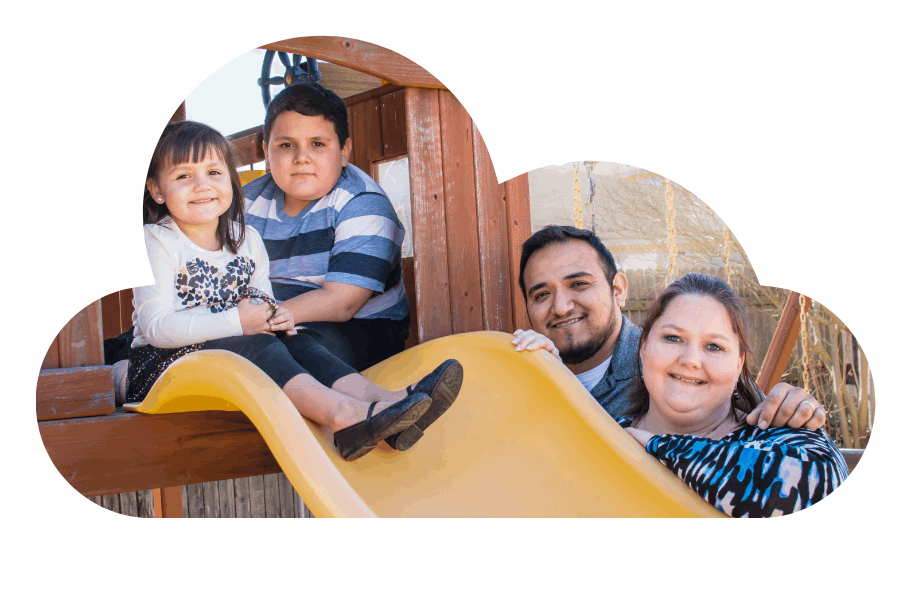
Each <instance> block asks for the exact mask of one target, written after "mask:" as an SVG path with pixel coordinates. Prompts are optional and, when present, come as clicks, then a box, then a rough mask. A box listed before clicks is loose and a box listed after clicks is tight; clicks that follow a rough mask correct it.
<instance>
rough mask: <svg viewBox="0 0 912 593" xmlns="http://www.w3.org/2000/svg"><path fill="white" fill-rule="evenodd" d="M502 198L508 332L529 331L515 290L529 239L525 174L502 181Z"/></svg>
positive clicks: (527, 192) (524, 309)
mask: <svg viewBox="0 0 912 593" xmlns="http://www.w3.org/2000/svg"><path fill="white" fill-rule="evenodd" d="M503 185H504V197H505V198H506V200H505V204H506V207H507V244H508V245H509V248H510V252H509V256H510V283H509V284H508V286H509V287H510V294H511V295H512V304H513V327H512V328H511V329H513V330H517V329H520V328H522V329H529V328H531V327H532V326H531V324H530V323H529V316H528V315H527V314H526V299H525V298H523V294H522V291H521V290H520V289H519V259H520V256H521V255H522V244H523V243H524V242H525V241H526V239H528V238H529V237H531V236H532V215H531V213H530V211H529V174H528V173H523V174H522V175H519V176H518V177H514V178H513V179H509V180H507V181H505V182H504V184H503Z"/></svg>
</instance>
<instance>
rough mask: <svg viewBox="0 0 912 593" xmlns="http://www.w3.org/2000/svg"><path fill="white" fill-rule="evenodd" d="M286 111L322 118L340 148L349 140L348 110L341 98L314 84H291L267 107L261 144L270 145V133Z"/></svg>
mask: <svg viewBox="0 0 912 593" xmlns="http://www.w3.org/2000/svg"><path fill="white" fill-rule="evenodd" d="M286 111H294V112H296V113H300V114H301V115H306V116H315V115H321V116H323V117H325V118H326V119H327V120H329V121H330V122H332V125H333V129H334V130H335V131H336V136H337V137H338V138H339V146H343V145H344V144H345V141H346V140H348V109H347V108H346V107H345V101H343V100H342V97H340V96H339V95H337V94H336V93H334V92H332V91H331V90H329V89H325V88H323V87H321V86H320V85H318V84H316V83H302V84H293V85H291V86H290V87H288V88H286V89H285V90H283V91H282V92H281V93H279V94H278V95H276V96H275V97H274V98H273V99H272V101H271V102H270V103H269V106H268V107H266V120H265V122H264V123H263V141H264V142H266V143H269V134H270V133H272V126H273V124H275V120H276V118H277V117H279V116H280V115H282V114H283V113H285V112H286Z"/></svg>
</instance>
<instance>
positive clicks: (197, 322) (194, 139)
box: [126, 121, 462, 461]
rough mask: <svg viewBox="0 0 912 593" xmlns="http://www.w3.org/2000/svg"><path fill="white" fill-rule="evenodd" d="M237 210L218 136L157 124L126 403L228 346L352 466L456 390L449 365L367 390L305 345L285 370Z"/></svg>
mask: <svg viewBox="0 0 912 593" xmlns="http://www.w3.org/2000/svg"><path fill="white" fill-rule="evenodd" d="M243 207H244V202H243V198H242V193H241V184H240V180H239V178H238V174H237V171H236V168H235V165H234V159H233V157H232V154H231V147H230V145H229V144H228V142H227V140H225V138H224V137H223V136H222V135H221V134H219V133H218V132H217V131H215V130H213V129H212V128H210V127H208V126H205V125H203V124H200V123H197V122H191V121H184V122H179V123H173V124H168V126H167V127H166V128H165V131H164V133H163V134H162V136H161V139H160V140H159V142H158V146H157V147H156V149H155V152H154V154H153V156H152V162H151V163H150V165H149V172H148V175H147V178H146V189H145V193H144V196H143V223H144V225H145V226H144V230H145V240H146V250H147V252H148V254H149V260H150V263H151V265H152V272H153V275H154V277H155V284H153V285H150V286H144V287H140V288H135V289H133V295H134V299H133V304H134V308H135V310H134V313H133V324H134V327H135V330H134V340H133V343H132V348H131V350H130V357H129V358H130V364H129V375H128V389H127V398H126V399H127V401H128V402H137V401H142V400H143V399H144V398H145V397H146V395H147V394H148V393H149V390H150V389H151V388H152V385H153V384H154V383H155V381H156V380H157V379H158V378H159V376H161V374H162V373H163V372H164V371H165V369H166V368H167V367H168V365H170V364H171V363H172V362H174V361H175V360H177V359H178V358H180V357H181V356H183V355H185V354H187V353H189V352H194V351H196V350H211V349H217V350H229V351H231V352H235V353H236V354H239V355H241V356H243V357H244V358H246V359H248V360H250V361H251V362H252V363H253V364H255V365H256V366H258V367H259V368H260V369H262V370H263V371H264V372H265V373H266V374H267V375H269V377H270V378H271V379H273V380H274V381H275V382H276V384H278V385H279V386H280V387H282V390H283V391H284V392H285V394H286V395H287V396H288V397H289V399H290V400H291V401H292V403H293V404H294V405H295V407H296V408H297V409H298V411H299V412H301V414H302V415H303V416H305V417H307V418H309V419H311V420H313V421H314V422H317V423H319V424H323V425H325V426H327V427H329V428H330V429H331V430H332V431H333V433H334V439H335V443H336V446H337V447H338V448H339V452H340V453H341V454H342V456H343V457H344V458H345V459H346V460H349V461H351V460H354V459H357V458H359V457H361V456H362V455H364V454H366V453H367V452H369V451H370V450H371V449H373V448H374V447H375V446H377V444H378V443H379V442H380V440H382V439H385V438H387V437H392V436H394V435H396V434H398V433H399V432H401V431H404V430H406V429H408V428H410V427H412V425H413V424H415V422H416V421H417V420H418V419H419V418H421V416H422V415H423V414H424V413H425V412H426V411H427V410H428V408H429V407H431V405H432V403H433V402H435V400H439V399H444V396H445V395H450V396H452V395H453V394H452V392H453V391H454V388H455V391H456V392H458V389H459V386H460V385H461V381H462V368H461V366H460V365H459V363H458V362H456V361H454V360H450V361H447V362H445V363H443V364H442V365H441V366H440V367H438V369H437V370H435V371H434V372H433V373H431V374H430V375H428V376H427V377H425V378H424V379H422V380H421V381H419V382H418V383H417V384H416V385H414V386H412V387H409V388H408V389H405V390H401V391H397V392H391V391H387V390H385V389H382V388H380V387H378V386H377V385H375V384H373V383H371V382H370V381H368V380H367V379H365V378H364V377H363V376H361V375H360V374H359V373H357V372H356V371H355V370H354V369H353V368H351V367H350V366H348V365H347V364H345V363H343V362H342V361H340V360H339V359H337V358H336V357H334V356H333V355H332V354H330V353H329V352H328V351H326V349H325V348H323V347H322V346H320V345H319V344H317V343H316V342H315V341H312V340H311V341H312V344H311V347H310V348H309V350H308V357H307V360H308V361H312V364H308V368H307V369H305V368H303V367H302V366H301V365H300V364H298V363H297V362H295V360H294V359H293V358H292V357H291V356H290V355H289V353H288V350H287V349H286V348H285V346H283V345H282V343H281V342H280V341H279V340H278V338H276V337H275V335H274V334H275V332H280V331H285V332H293V331H294V328H293V323H292V319H291V315H290V314H289V312H288V311H287V310H286V309H285V308H283V307H281V306H280V305H278V304H277V303H276V302H275V300H274V299H273V297H272V287H271V285H270V282H269V259H268V256H267V254H266V248H265V247H264V245H263V241H262V239H260V236H259V235H258V234H257V232H256V231H255V230H253V229H246V228H245V226H244V213H243ZM444 391H445V392H447V393H443V392H444Z"/></svg>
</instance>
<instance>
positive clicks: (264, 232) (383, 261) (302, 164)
mask: <svg viewBox="0 0 912 593" xmlns="http://www.w3.org/2000/svg"><path fill="white" fill-rule="evenodd" d="M263 138H264V139H263V151H264V152H265V153H266V164H267V168H268V169H269V170H270V172H269V173H267V174H266V175H264V176H262V177H260V178H259V179H256V180H254V181H252V182H250V183H248V184H247V185H245V186H244V195H245V196H246V198H245V201H246V215H245V222H246V223H247V224H248V225H250V226H252V227H254V228H255V229H256V230H257V231H258V232H259V233H260V236H261V237H262V238H263V242H264V243H265V244H266V250H267V252H268V253H269V260H270V270H269V277H270V280H271V281H272V286H273V291H274V293H275V297H276V299H278V300H280V301H283V302H282V305H283V306H284V307H285V308H287V309H288V310H289V311H290V312H291V314H292V317H293V318H294V321H295V324H296V325H298V324H302V325H303V328H301V329H298V333H299V334H304V335H309V336H310V337H312V338H314V339H315V340H316V341H317V342H319V343H320V344H321V345H323V346H324V347H325V348H326V349H327V350H329V351H330V352H331V353H333V354H334V355H336V356H337V357H338V358H340V359H342V360H343V361H345V362H346V363H348V364H349V365H351V366H353V367H354V368H356V369H358V370H359V371H360V370H363V369H366V368H368V367H370V366H372V365H374V364H376V363H377V362H380V361H382V360H385V359H387V358H389V357H390V356H392V355H393V354H397V353H399V352H402V350H403V349H404V347H405V339H406V338H407V337H408V326H409V308H408V299H407V297H406V294H405V287H404V285H403V283H402V265H401V247H402V241H403V238H404V236H405V230H404V228H403V226H402V223H401V222H400V221H399V218H398V217H397V216H396V212H395V210H394V209H393V206H392V204H391V203H390V200H389V198H388V197H387V196H386V194H385V193H384V192H383V190H382V189H381V188H380V186H379V185H378V184H377V183H376V182H375V181H374V180H373V179H371V177H370V176H369V175H367V174H366V173H364V172H363V171H361V170H360V169H358V168H356V167H355V166H353V165H350V164H349V162H348V159H349V156H350V155H351V149H352V141H351V138H350V137H349V132H348V113H347V111H346V108H345V103H344V101H343V100H342V99H341V98H340V97H339V96H338V95H336V94H335V93H333V92H332V91H330V90H327V89H324V88H322V87H320V86H319V85H316V84H299V85H293V86H290V87H288V88H287V89H285V90H284V91H282V92H281V93H279V94H278V95H276V97H275V98H274V99H273V100H272V102H271V103H270V104H269V107H268V108H267V109H266V120H265V123H264V125H263ZM280 338H281V339H282V341H283V342H285V344H286V346H287V347H288V349H289V351H291V353H292V355H293V356H297V353H296V349H295V342H296V338H295V336H280Z"/></svg>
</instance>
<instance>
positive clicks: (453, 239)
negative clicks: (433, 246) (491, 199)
mask: <svg viewBox="0 0 912 593" xmlns="http://www.w3.org/2000/svg"><path fill="white" fill-rule="evenodd" d="M440 132H441V146H442V148H443V151H442V152H443V181H444V201H445V206H446V229H445V230H446V248H447V263H448V267H449V281H450V292H449V294H450V314H451V323H452V332H453V333H457V334H458V333H464V332H471V331H481V330H483V329H484V321H483V319H482V312H483V307H482V304H481V271H480V264H479V262H478V212H477V210H476V207H477V205H476V202H475V164H474V158H475V157H474V154H475V152H474V145H473V138H472V118H470V117H469V114H468V112H467V111H466V110H465V108H463V106H462V104H460V103H459V101H458V100H456V97H454V96H453V93H451V92H449V91H440ZM441 230H443V229H441Z"/></svg>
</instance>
